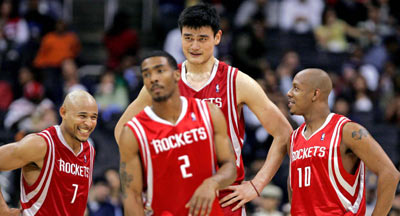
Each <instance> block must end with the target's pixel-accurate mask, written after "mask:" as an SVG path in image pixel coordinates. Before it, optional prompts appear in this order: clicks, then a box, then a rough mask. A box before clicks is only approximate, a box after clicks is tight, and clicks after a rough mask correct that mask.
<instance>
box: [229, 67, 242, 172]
mask: <svg viewBox="0 0 400 216" xmlns="http://www.w3.org/2000/svg"><path fill="white" fill-rule="evenodd" d="M235 69H236V68H233V67H231V66H229V67H228V77H227V79H226V80H227V99H228V100H227V101H228V122H229V132H230V135H231V136H230V137H231V140H232V146H233V149H234V150H235V155H236V166H237V167H240V155H241V153H242V147H241V145H240V142H239V138H238V135H237V134H236V131H235V128H236V129H238V125H237V119H236V103H235V98H234V97H235V94H234V93H233V85H234V79H233V78H234V71H235ZM234 127H235V128H234ZM238 131H239V130H238Z"/></svg>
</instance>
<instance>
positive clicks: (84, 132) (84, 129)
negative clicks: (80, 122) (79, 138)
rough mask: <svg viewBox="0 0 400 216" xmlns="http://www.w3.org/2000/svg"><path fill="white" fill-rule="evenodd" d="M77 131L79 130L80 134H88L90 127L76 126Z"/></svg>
mask: <svg viewBox="0 0 400 216" xmlns="http://www.w3.org/2000/svg"><path fill="white" fill-rule="evenodd" d="M78 131H79V133H80V134H81V135H83V136H89V134H90V131H91V130H90V128H81V127H78Z"/></svg>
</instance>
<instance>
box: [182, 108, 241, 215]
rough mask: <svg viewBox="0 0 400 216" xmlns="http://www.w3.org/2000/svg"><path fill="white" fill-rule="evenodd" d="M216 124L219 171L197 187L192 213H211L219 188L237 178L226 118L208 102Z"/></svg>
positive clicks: (213, 121)
mask: <svg viewBox="0 0 400 216" xmlns="http://www.w3.org/2000/svg"><path fill="white" fill-rule="evenodd" d="M208 106H209V108H210V113H211V118H212V123H213V126H214V141H215V152H216V156H217V162H218V166H219V169H218V171H217V172H216V173H215V174H214V175H213V176H211V177H210V178H207V179H205V180H204V181H203V183H202V184H201V185H200V186H199V187H198V188H197V189H196V191H195V192H194V194H193V196H192V198H191V199H190V201H189V203H188V204H187V207H189V208H190V209H189V213H190V214H192V215H198V214H199V213H200V215H209V214H210V212H211V207H212V204H213V201H214V199H215V197H216V193H217V191H218V190H220V189H222V188H225V187H227V186H229V185H230V184H232V183H233V182H234V181H235V179H236V166H235V155H234V152H233V149H232V145H231V143H230V141H229V137H228V134H227V126H226V121H225V118H224V116H223V114H222V112H221V110H220V109H218V108H217V107H216V106H215V105H214V104H211V103H208Z"/></svg>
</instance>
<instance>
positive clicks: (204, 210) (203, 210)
mask: <svg viewBox="0 0 400 216" xmlns="http://www.w3.org/2000/svg"><path fill="white" fill-rule="evenodd" d="M207 208H208V200H207V199H206V200H204V201H203V202H202V204H201V208H200V215H201V216H204V215H206V214H207Z"/></svg>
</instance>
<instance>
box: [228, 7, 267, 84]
mask: <svg viewBox="0 0 400 216" xmlns="http://www.w3.org/2000/svg"><path fill="white" fill-rule="evenodd" d="M264 22H265V19H264V15H263V14H262V13H261V12H259V13H256V14H255V15H254V16H253V17H252V19H251V22H250V23H249V24H247V25H246V26H245V27H244V28H243V29H242V30H241V31H240V33H238V34H237V36H236V38H235V39H234V42H233V51H234V52H233V59H232V64H233V65H235V66H237V67H238V68H240V69H241V70H243V71H245V72H246V73H247V74H248V75H249V76H250V77H252V78H253V79H257V78H260V77H262V76H263V71H264V70H265V69H266V68H267V67H268V62H267V57H266V47H267V46H266V28H265V24H264Z"/></svg>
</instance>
